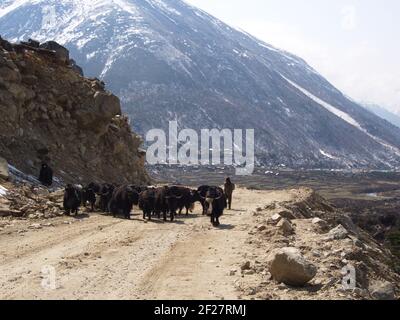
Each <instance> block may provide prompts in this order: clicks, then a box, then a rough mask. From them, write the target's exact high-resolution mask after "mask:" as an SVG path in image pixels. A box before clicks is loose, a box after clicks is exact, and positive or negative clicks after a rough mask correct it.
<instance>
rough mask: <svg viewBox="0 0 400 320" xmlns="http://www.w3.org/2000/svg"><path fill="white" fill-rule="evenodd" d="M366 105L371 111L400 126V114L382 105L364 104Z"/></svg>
mask: <svg viewBox="0 0 400 320" xmlns="http://www.w3.org/2000/svg"><path fill="white" fill-rule="evenodd" d="M364 107H365V108H367V109H368V110H369V111H371V112H373V113H375V114H376V115H377V116H379V117H381V118H382V119H385V120H387V121H389V122H390V123H392V124H394V125H395V126H396V127H398V128H400V116H398V115H397V114H395V113H392V112H390V111H388V110H386V109H385V108H382V107H381V106H378V105H375V104H364Z"/></svg>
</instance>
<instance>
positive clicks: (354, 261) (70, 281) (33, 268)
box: [0, 188, 400, 300]
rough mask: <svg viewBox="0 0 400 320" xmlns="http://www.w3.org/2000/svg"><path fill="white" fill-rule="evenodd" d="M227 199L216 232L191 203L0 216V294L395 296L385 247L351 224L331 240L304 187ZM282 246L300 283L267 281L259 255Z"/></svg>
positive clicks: (321, 204)
mask: <svg viewBox="0 0 400 320" xmlns="http://www.w3.org/2000/svg"><path fill="white" fill-rule="evenodd" d="M235 195H236V196H235V199H234V201H235V203H234V210H227V211H226V212H225V214H224V216H223V217H222V218H221V222H222V225H221V227H220V228H214V227H212V226H211V224H210V221H209V218H208V217H204V216H202V215H201V214H200V212H201V210H200V206H197V207H196V208H195V211H194V214H191V215H189V216H184V215H182V216H178V218H177V220H176V221H175V222H173V223H171V222H166V223H164V222H162V221H152V222H145V221H143V220H142V216H141V215H139V212H138V210H137V208H135V210H134V215H133V217H132V218H133V219H132V220H131V221H128V220H122V219H118V218H112V217H110V216H106V215H102V214H99V213H95V214H90V215H81V216H79V217H78V218H74V217H65V216H61V217H57V218H52V219H47V220H44V219H43V220H40V219H39V220H31V219H27V220H15V219H6V218H3V219H1V220H0V244H1V245H0V299H178V300H181V299H217V300H222V299H225V300H228V299H262V300H264V299H267V300H270V299H290V300H295V299H301V300H303V299H328V300H331V299H371V297H372V296H371V292H372V291H371V289H370V288H372V286H373V285H374V283H381V282H382V281H389V282H390V283H391V284H393V285H394V290H395V291H396V292H400V287H399V284H400V277H399V275H398V274H396V273H394V272H393V269H392V264H393V260H392V256H391V254H390V252H388V250H387V249H385V248H383V247H382V246H381V245H379V244H378V243H377V242H375V241H374V240H373V239H372V238H371V237H370V236H368V235H367V234H366V233H363V232H361V231H360V230H359V229H357V228H356V227H355V226H354V227H352V225H351V223H350V225H348V228H349V229H348V230H353V229H354V228H355V229H354V230H353V231H351V232H350V233H349V234H348V236H344V237H343V238H340V239H339V238H338V239H336V240H334V239H330V240H327V238H326V236H327V234H326V232H328V231H329V230H331V229H332V228H334V227H335V226H337V223H334V222H330V224H329V226H328V225H327V227H328V228H327V229H326V230H325V231H322V230H321V229H320V228H319V227H317V225H314V223H313V217H314V216H315V215H318V216H321V215H322V216H323V217H325V218H327V219H328V220H332V219H333V216H334V215H335V214H336V213H335V212H336V211H332V210H334V209H333V208H332V207H330V206H329V204H328V203H327V202H326V201H325V200H324V199H323V198H321V197H319V196H318V195H317V194H315V193H314V192H313V191H312V190H311V189H306V188H301V189H290V190H289V189H288V190H281V191H258V190H248V189H238V190H237V191H236V194H235ZM329 208H330V209H329ZM282 210H284V211H285V210H286V212H288V211H287V210H289V214H294V215H295V217H293V218H290V219H291V221H289V223H290V224H291V225H292V227H293V228H294V232H293V233H291V234H290V235H285V234H282V233H281V231H282V230H281V229H280V227H279V225H276V223H271V222H273V219H274V217H275V216H276V215H277V214H278V216H280V214H283V212H284V211H282ZM321 210H324V211H321ZM330 210H331V211H330ZM339 217H342V215H341V214H339ZM340 219H342V218H340ZM344 221H346V220H344ZM350 221H351V220H350ZM343 223H345V222H343ZM347 224H348V222H347V223H345V225H347ZM357 230H358V231H357ZM283 247H295V248H297V249H298V250H300V252H301V253H302V255H304V256H305V258H306V259H307V260H308V261H310V262H312V263H313V264H314V265H315V266H316V267H317V270H318V272H317V274H316V276H315V277H314V279H313V280H312V281H310V283H309V284H308V285H306V286H305V287H302V288H293V287H289V286H286V285H284V284H279V283H277V282H276V281H275V280H274V279H273V278H272V277H271V274H270V273H269V269H268V267H267V258H268V255H269V253H271V252H272V251H273V250H274V249H277V248H283ZM247 264H248V265H249V266H248V267H246V268H244V266H245V265H247ZM347 265H352V266H354V267H355V268H356V270H357V288H356V289H353V290H352V291H348V290H344V289H343V285H342V280H343V274H342V268H343V267H345V266H347Z"/></svg>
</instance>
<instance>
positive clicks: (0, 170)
mask: <svg viewBox="0 0 400 320" xmlns="http://www.w3.org/2000/svg"><path fill="white" fill-rule="evenodd" d="M0 179H3V180H7V179H8V163H7V161H6V160H5V159H3V158H1V157H0Z"/></svg>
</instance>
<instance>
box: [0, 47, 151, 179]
mask: <svg viewBox="0 0 400 320" xmlns="http://www.w3.org/2000/svg"><path fill="white" fill-rule="evenodd" d="M46 48H51V49H56V50H55V51H54V50H49V49H46ZM141 143H142V140H141V138H140V137H139V136H138V135H136V134H135V133H133V132H132V131H131V127H130V124H129V120H128V118H127V117H126V116H124V115H122V113H121V106H120V101H119V99H118V98H117V97H116V96H114V95H113V94H111V93H110V92H108V91H106V90H105V89H104V83H102V82H100V81H99V80H96V79H88V78H84V77H83V76H82V75H81V74H80V70H79V68H77V67H75V65H74V64H73V61H70V60H69V56H68V51H66V50H65V49H64V48H62V47H60V46H58V45H57V44H55V43H51V42H50V43H47V44H44V45H41V46H39V44H38V43H35V42H33V43H29V44H18V45H16V44H11V43H9V42H7V41H5V40H2V39H1V40H0V157H2V158H4V159H6V160H7V161H8V163H9V164H10V165H11V167H10V168H18V169H19V170H20V171H22V172H24V173H26V174H28V175H34V176H37V175H38V170H39V168H40V164H41V162H42V161H46V162H49V163H50V165H51V166H52V167H53V169H54V171H55V176H56V177H57V178H59V179H61V180H62V181H65V182H69V181H71V182H74V183H78V182H80V183H86V182H89V181H91V180H98V181H108V182H113V183H123V182H130V183H143V182H146V181H147V180H148V176H147V174H146V172H145V170H144V155H143V153H141V152H140V151H139V147H140V145H141ZM3 163H4V161H3Z"/></svg>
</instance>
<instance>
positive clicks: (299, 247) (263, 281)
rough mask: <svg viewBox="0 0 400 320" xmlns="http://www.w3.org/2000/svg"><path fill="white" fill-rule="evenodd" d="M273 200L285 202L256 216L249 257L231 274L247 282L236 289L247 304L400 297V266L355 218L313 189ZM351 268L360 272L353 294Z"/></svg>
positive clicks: (278, 193) (248, 245)
mask: <svg viewBox="0 0 400 320" xmlns="http://www.w3.org/2000/svg"><path fill="white" fill-rule="evenodd" d="M270 197H271V198H280V199H279V200H277V201H274V202H272V203H271V204H269V205H267V206H265V207H260V208H258V209H257V210H256V211H255V212H254V213H253V217H254V218H253V222H252V229H250V231H249V236H248V239H247V241H246V247H245V248H243V249H244V251H246V253H245V254H244V255H243V260H242V263H241V265H240V266H238V267H237V268H236V269H232V270H231V274H232V276H235V275H236V274H240V273H241V274H242V275H243V277H244V278H242V279H239V280H238V281H237V283H236V285H237V288H238V289H239V290H240V291H241V292H242V298H247V299H251V298H256V299H268V300H269V299H289V300H298V299H300V300H302V299H322V300H331V299H345V300H348V299H351V300H360V299H361V300H369V299H376V300H387V299H388V300H391V299H396V298H398V297H399V294H400V291H399V290H400V287H399V283H400V276H399V274H398V273H396V271H395V270H396V266H398V265H399V260H398V259H397V258H396V257H394V256H393V255H392V254H391V252H390V251H389V250H388V249H387V248H386V247H385V246H383V245H381V244H379V243H378V242H376V241H375V240H374V239H373V238H372V237H371V236H370V235H369V234H368V233H366V232H365V231H363V230H362V229H360V228H359V227H358V226H356V225H355V224H354V223H353V221H352V219H351V218H350V216H349V215H347V214H345V213H343V212H342V211H340V210H338V209H336V208H335V207H333V206H331V204H330V203H329V202H327V201H326V200H325V199H324V198H322V197H321V196H319V195H318V194H317V193H315V192H314V191H313V190H311V189H304V188H303V189H294V190H286V191H285V194H284V195H283V192H282V191H276V192H273V193H271V194H270ZM349 267H351V268H354V269H353V270H354V273H353V275H354V277H353V280H352V281H353V286H352V288H351V287H348V288H346V287H345V286H344V278H345V276H346V272H347V271H348V270H350V269H348V268H349ZM344 268H347V269H344ZM349 284H351V281H350V282H349Z"/></svg>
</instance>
